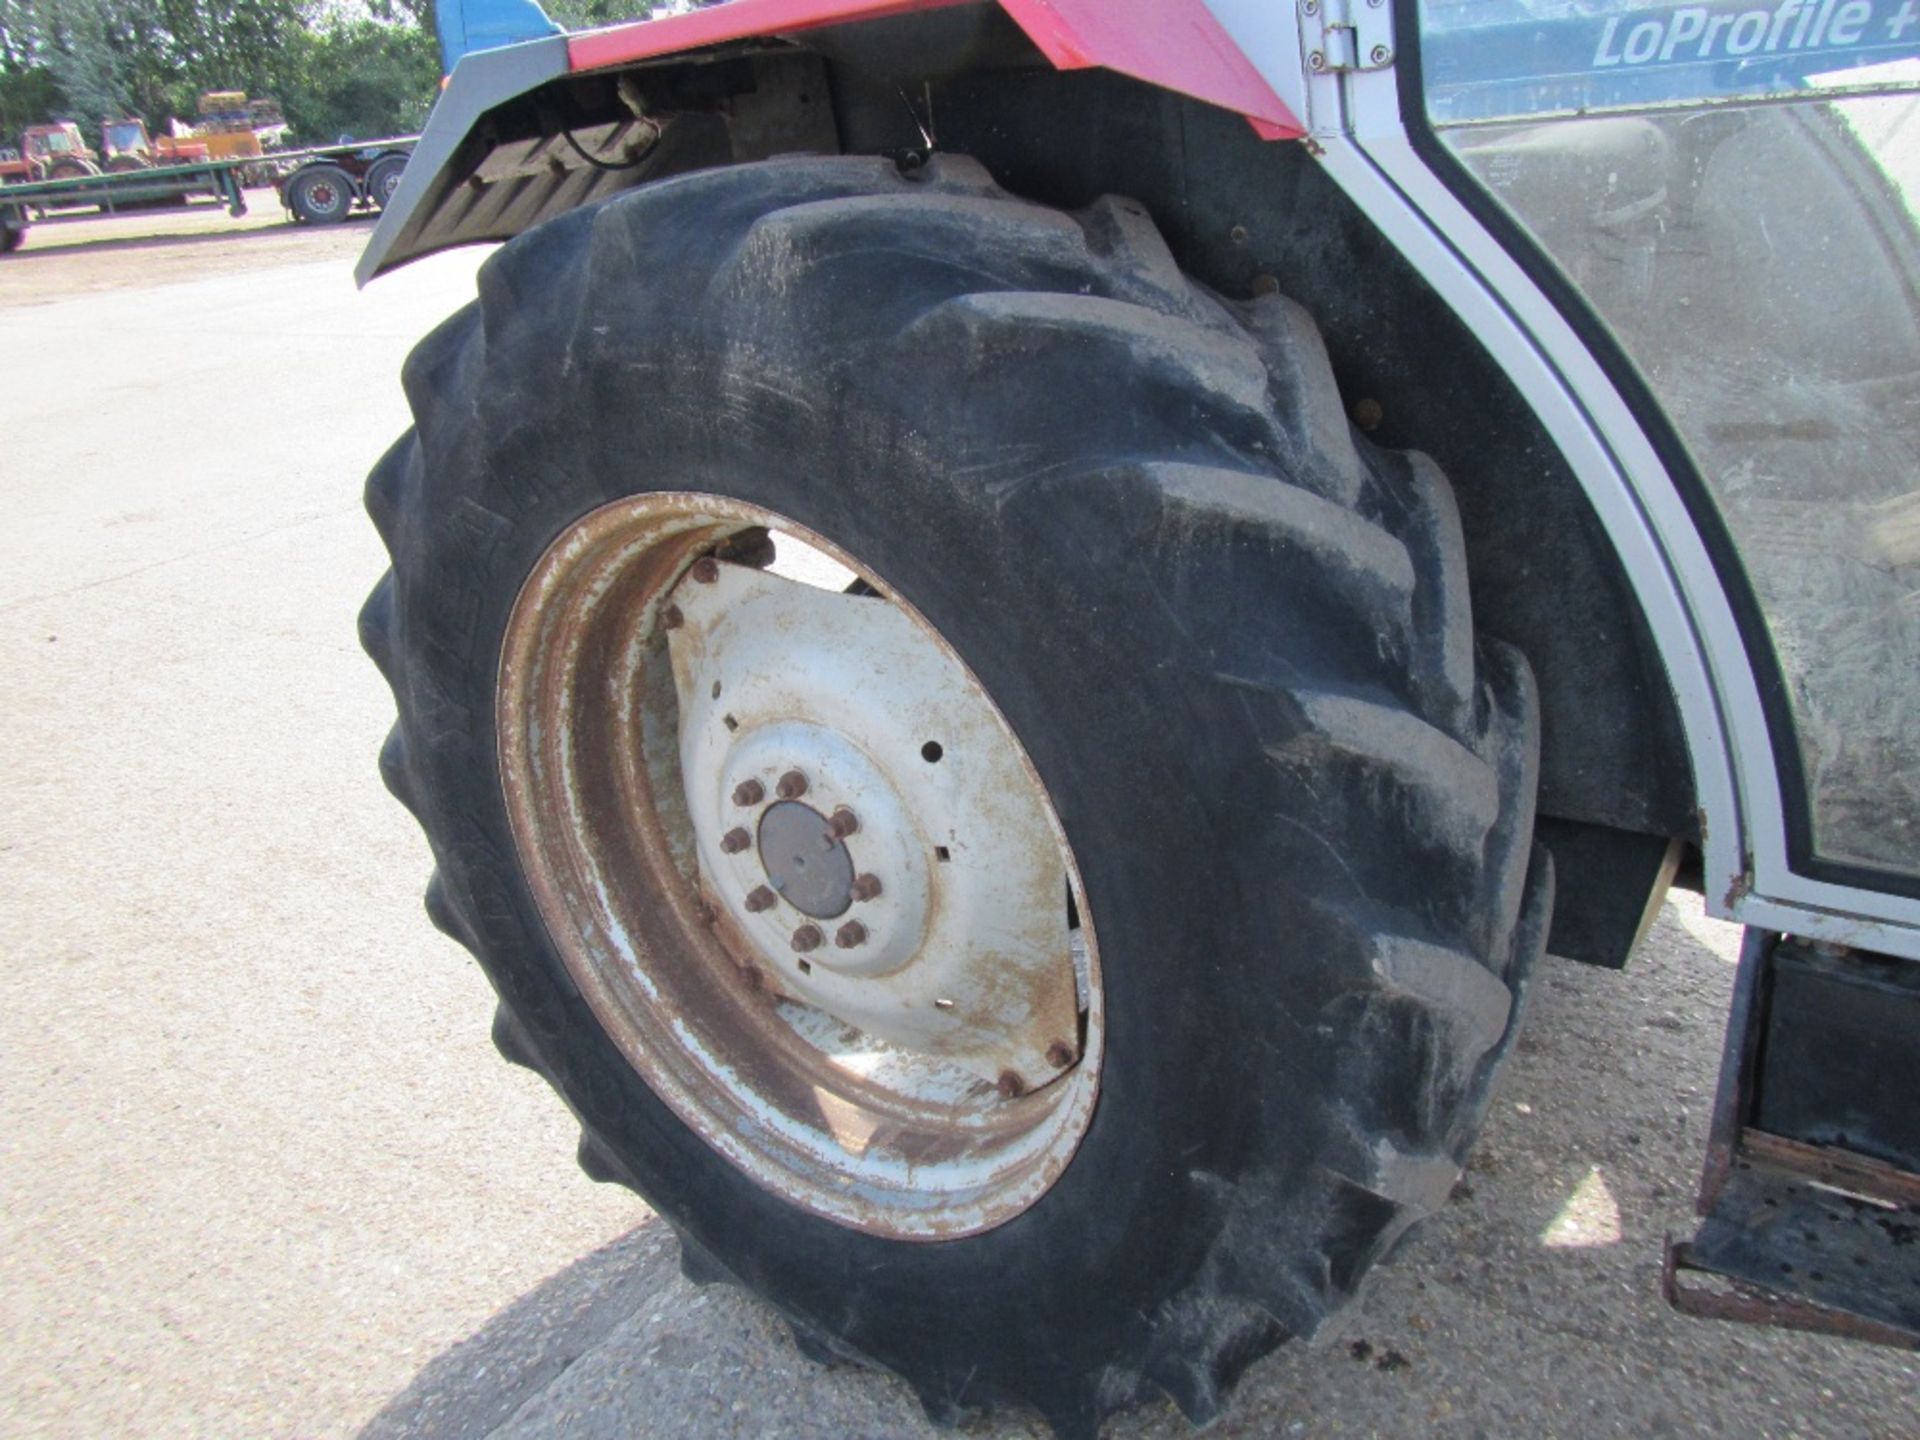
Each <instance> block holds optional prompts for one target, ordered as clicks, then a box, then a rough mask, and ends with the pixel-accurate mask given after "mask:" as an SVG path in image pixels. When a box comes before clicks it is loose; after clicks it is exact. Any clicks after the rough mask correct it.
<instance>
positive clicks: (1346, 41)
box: [1299, 0, 1393, 75]
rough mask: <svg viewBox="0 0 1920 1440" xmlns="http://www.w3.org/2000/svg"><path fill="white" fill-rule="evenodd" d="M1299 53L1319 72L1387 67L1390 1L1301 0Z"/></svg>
mask: <svg viewBox="0 0 1920 1440" xmlns="http://www.w3.org/2000/svg"><path fill="white" fill-rule="evenodd" d="M1299 9H1300V53H1301V54H1302V55H1304V56H1305V57H1306V61H1307V69H1308V70H1310V71H1312V72H1313V73H1314V74H1316V75H1324V74H1326V73H1328V72H1329V71H1334V70H1384V69H1386V67H1387V66H1389V65H1391V64H1392V63H1393V13H1392V7H1391V6H1389V5H1388V4H1387V0H1299Z"/></svg>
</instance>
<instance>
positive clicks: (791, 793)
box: [773, 770, 807, 800]
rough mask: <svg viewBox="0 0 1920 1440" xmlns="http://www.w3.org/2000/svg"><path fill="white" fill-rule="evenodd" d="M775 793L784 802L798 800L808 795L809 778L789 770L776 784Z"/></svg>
mask: <svg viewBox="0 0 1920 1440" xmlns="http://www.w3.org/2000/svg"><path fill="white" fill-rule="evenodd" d="M773 793H774V794H776V795H778V796H779V797H780V798H781V799H782V800H798V799H799V798H800V797H801V796H802V795H804V794H806V793H807V777H806V776H804V775H802V774H801V773H800V772H799V771H798V770H789V771H787V773H786V774H784V775H782V776H781V777H780V778H779V780H777V781H776V782H775V783H774V787H773Z"/></svg>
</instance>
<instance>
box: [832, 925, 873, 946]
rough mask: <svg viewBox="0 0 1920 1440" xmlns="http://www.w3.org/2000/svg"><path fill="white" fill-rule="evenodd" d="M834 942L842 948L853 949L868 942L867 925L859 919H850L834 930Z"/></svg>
mask: <svg viewBox="0 0 1920 1440" xmlns="http://www.w3.org/2000/svg"><path fill="white" fill-rule="evenodd" d="M833 943H834V944H836V945H838V946H839V947H840V948H841V949H842V950H851V949H853V947H854V946H856V945H864V944H866V943H867V927H866V926H864V925H862V924H861V923H860V922H859V921H858V920H849V921H847V923H846V924H844V925H842V926H841V927H840V928H839V929H838V930H836V931H834V932H833Z"/></svg>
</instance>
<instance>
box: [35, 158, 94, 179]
mask: <svg viewBox="0 0 1920 1440" xmlns="http://www.w3.org/2000/svg"><path fill="white" fill-rule="evenodd" d="M99 173H100V167H99V166H98V165H96V164H94V163H93V162H92V161H91V160H56V161H55V162H54V163H53V165H52V166H51V167H50V168H49V169H48V170H47V179H49V180H84V179H86V178H87V177H88V176H90V175H98V174H99Z"/></svg>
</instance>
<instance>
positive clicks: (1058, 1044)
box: [1047, 1040, 1073, 1070]
mask: <svg viewBox="0 0 1920 1440" xmlns="http://www.w3.org/2000/svg"><path fill="white" fill-rule="evenodd" d="M1072 1063H1073V1047H1072V1046H1071V1045H1069V1044H1067V1042H1066V1041H1064V1040H1056V1041H1054V1042H1053V1044H1051V1045H1049V1046H1048V1047H1047V1064H1049V1065H1051V1066H1053V1068H1054V1069H1056V1070H1064V1069H1066V1068H1067V1066H1069V1065H1071V1064H1072Z"/></svg>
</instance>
